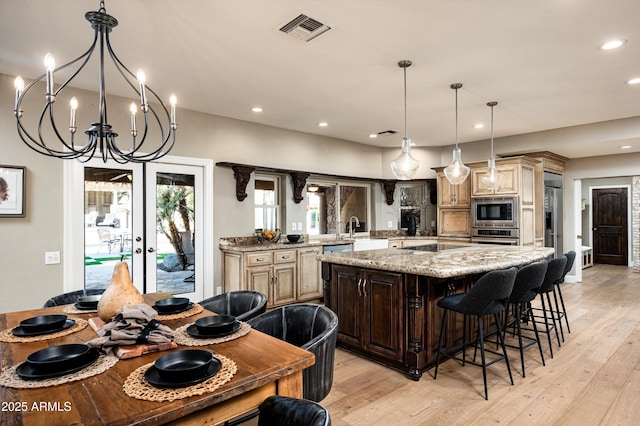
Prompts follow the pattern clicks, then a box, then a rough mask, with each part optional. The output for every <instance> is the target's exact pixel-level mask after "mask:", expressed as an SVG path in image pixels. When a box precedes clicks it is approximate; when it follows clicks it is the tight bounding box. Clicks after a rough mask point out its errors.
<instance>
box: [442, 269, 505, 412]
mask: <svg viewBox="0 0 640 426" xmlns="http://www.w3.org/2000/svg"><path fill="white" fill-rule="evenodd" d="M516 273H517V270H516V268H509V269H505V270H501V271H492V272H488V273H486V274H485V275H483V276H482V277H480V279H479V280H478V281H477V282H476V283H475V284H474V285H473V287H471V289H470V290H469V291H468V292H467V293H463V294H454V295H451V296H445V297H443V298H442V299H440V300H439V301H438V306H439V307H441V308H442V309H444V312H443V314H442V324H441V326H440V339H439V343H438V352H437V355H436V368H435V372H434V374H433V378H434V379H436V378H437V376H438V367H439V365H440V357H441V356H444V357H446V358H453V359H456V360H458V361H461V362H462V365H463V366H464V365H465V363H467V362H468V363H469V364H471V365H475V366H479V367H482V378H483V381H484V397H485V399H489V393H488V390H487V366H489V365H491V364H494V363H496V362H498V361H502V360H504V361H505V363H506V364H507V371H508V372H509V380H510V381H511V384H512V385H513V376H512V375H511V367H510V366H509V358H508V357H507V350H506V348H505V345H504V340H503V336H502V330H501V328H500V318H499V316H498V314H499V313H501V312H502V311H503V310H504V308H505V307H506V306H507V302H508V301H509V296H510V295H511V291H512V290H513V284H514V281H515V279H516ZM449 311H452V312H457V313H460V314H463V315H464V327H463V330H464V331H463V342H462V344H461V345H457V346H455V347H452V348H443V347H442V344H443V340H444V335H445V331H446V324H447V313H448V312H449ZM486 315H493V318H494V321H495V326H496V328H497V333H496V335H497V336H498V340H499V342H500V346H501V348H502V353H499V352H497V351H493V350H490V349H488V348H485V345H484V334H485V333H484V322H483V319H484V317H485V316H486ZM469 317H475V318H476V322H477V325H478V328H477V333H476V340H475V341H473V342H467V337H466V329H467V324H468V321H469ZM471 346H473V347H474V349H475V350H474V357H473V361H469V360H467V359H466V350H467V348H468V347H471ZM478 346H480V357H481V362H480V363H478V362H476V361H475V358H476V356H475V352H476V351H477V348H478ZM460 351H462V352H461V354H460V355H458V353H459V352H460ZM486 352H489V353H491V354H493V355H495V356H496V358H494V359H493V360H491V361H489V362H487V359H486Z"/></svg>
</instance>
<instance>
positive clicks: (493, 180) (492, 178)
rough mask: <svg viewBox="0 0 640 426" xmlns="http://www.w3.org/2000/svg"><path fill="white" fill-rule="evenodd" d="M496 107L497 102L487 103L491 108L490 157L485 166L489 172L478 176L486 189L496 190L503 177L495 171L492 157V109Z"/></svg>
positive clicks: (494, 161) (494, 160) (494, 162)
mask: <svg viewBox="0 0 640 426" xmlns="http://www.w3.org/2000/svg"><path fill="white" fill-rule="evenodd" d="M496 105H498V103H497V102H487V106H488V107H491V157H490V158H489V161H487V164H488V166H489V170H487V173H486V174H484V175H482V176H480V180H481V181H482V183H483V184H484V185H485V186H486V187H487V189H498V188H500V185H501V184H502V179H504V175H503V174H502V173H498V171H497V170H496V159H495V157H494V156H493V107H494V106H496Z"/></svg>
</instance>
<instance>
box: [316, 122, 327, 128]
mask: <svg viewBox="0 0 640 426" xmlns="http://www.w3.org/2000/svg"><path fill="white" fill-rule="evenodd" d="M328 125H329V123H327V122H326V121H321V122H320V123H318V126H320V127H327V126H328Z"/></svg>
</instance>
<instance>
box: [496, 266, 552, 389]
mask: <svg viewBox="0 0 640 426" xmlns="http://www.w3.org/2000/svg"><path fill="white" fill-rule="evenodd" d="M546 272H547V262H546V261H542V262H538V263H533V264H531V265H527V266H524V267H522V268H521V269H519V270H518V274H517V275H516V281H515V283H514V284H513V290H512V291H511V296H509V305H508V307H507V315H505V324H504V333H505V335H506V333H507V329H508V328H509V327H513V329H514V332H515V333H516V334H517V335H518V346H515V345H510V344H508V343H505V346H508V347H511V348H518V349H519V350H520V363H521V364H522V377H525V370H524V349H526V348H528V347H530V346H533V345H535V344H537V345H538V350H539V351H540V359H541V360H542V365H546V364H545V362H544V354H543V353H542V344H541V343H540V335H539V333H538V327H537V326H536V322H535V320H534V318H533V312H532V311H531V301H532V300H534V299H535V298H536V296H538V293H537V291H538V289H539V288H540V287H541V286H542V283H543V282H544V277H545V274H546ZM509 307H511V308H512V311H513V317H510V316H509V315H508V310H509ZM529 321H531V323H532V325H533V332H534V336H535V337H531V336H527V335H524V336H523V335H522V330H523V329H522V327H521V325H520V323H521V322H525V323H528V322H529ZM523 339H525V340H528V342H527V343H526V344H523V342H522V340H523Z"/></svg>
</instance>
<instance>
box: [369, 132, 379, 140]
mask: <svg viewBox="0 0 640 426" xmlns="http://www.w3.org/2000/svg"><path fill="white" fill-rule="evenodd" d="M369 137H370V138H371V139H375V138H377V137H378V134H377V133H371V134H370V135H369Z"/></svg>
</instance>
